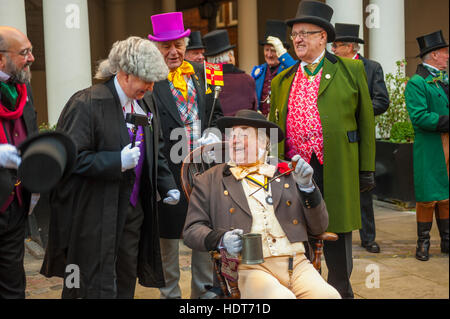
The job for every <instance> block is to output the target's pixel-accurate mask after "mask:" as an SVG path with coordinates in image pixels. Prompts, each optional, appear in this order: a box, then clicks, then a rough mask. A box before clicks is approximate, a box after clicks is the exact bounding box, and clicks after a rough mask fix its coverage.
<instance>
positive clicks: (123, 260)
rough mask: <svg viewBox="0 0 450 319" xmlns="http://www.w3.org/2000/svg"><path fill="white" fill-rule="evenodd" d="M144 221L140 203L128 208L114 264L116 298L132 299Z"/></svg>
mask: <svg viewBox="0 0 450 319" xmlns="http://www.w3.org/2000/svg"><path fill="white" fill-rule="evenodd" d="M143 221H144V211H143V210H142V206H141V203H140V201H138V203H137V205H136V207H133V206H131V205H129V206H128V211H127V218H126V221H125V227H124V230H123V233H122V236H121V238H120V242H119V252H118V255H117V263H116V276H117V277H116V281H117V298H119V299H133V298H134V291H135V289H136V279H137V268H138V253H139V239H140V236H141V227H142V223H143Z"/></svg>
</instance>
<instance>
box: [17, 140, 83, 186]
mask: <svg viewBox="0 0 450 319" xmlns="http://www.w3.org/2000/svg"><path fill="white" fill-rule="evenodd" d="M18 149H19V150H20V152H21V155H22V163H21V164H20V166H19V170H18V176H19V178H20V180H21V181H22V184H23V186H24V187H25V188H27V189H28V190H29V191H30V192H32V193H45V192H47V191H49V190H51V189H52V188H53V187H54V186H56V184H57V183H58V182H59V181H60V180H61V179H64V178H66V177H67V176H68V175H70V173H71V172H72V170H73V168H74V166H75V163H76V157H77V148H76V145H75V143H74V141H73V140H72V139H71V138H70V137H69V136H68V135H67V134H65V133H63V132H46V133H41V134H35V135H32V136H30V137H29V138H28V139H26V140H25V141H24V142H23V143H22V144H21V145H20V146H19V147H18Z"/></svg>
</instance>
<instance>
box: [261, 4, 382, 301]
mask: <svg viewBox="0 0 450 319" xmlns="http://www.w3.org/2000/svg"><path fill="white" fill-rule="evenodd" d="M332 14H333V10H332V8H331V7H329V6H328V5H326V4H325V3H321V2H318V1H302V2H300V4H299V8H298V11H297V16H296V18H294V19H291V20H288V21H287V24H288V25H289V26H291V27H292V34H291V39H292V40H293V44H294V49H295V52H296V54H297V56H298V58H299V59H300V60H301V61H299V62H298V63H297V64H295V65H294V66H292V67H291V68H289V69H287V70H285V71H283V72H282V73H280V74H279V75H278V76H277V77H275V78H274V79H273V81H272V103H271V113H270V117H269V119H270V120H271V121H273V122H275V123H276V124H278V125H279V126H280V127H281V128H282V129H283V130H284V132H285V135H286V141H285V142H284V143H280V144H279V148H278V152H279V156H280V157H283V156H284V158H285V159H290V158H291V157H292V154H300V155H301V156H302V157H303V159H304V160H306V161H307V162H309V163H310V165H311V166H312V167H313V168H314V172H315V173H314V178H315V181H316V183H317V184H318V185H319V188H320V190H321V191H322V194H324V199H325V203H326V205H327V209H328V212H329V226H328V229H327V231H331V232H335V233H338V235H339V240H338V241H337V242H327V243H325V246H324V255H325V260H326V263H327V267H328V270H329V273H328V283H330V284H331V285H332V286H334V287H335V288H336V289H337V290H338V291H339V293H340V294H341V296H342V297H343V298H353V291H352V287H351V284H350V275H351V272H352V268H353V262H352V231H353V230H356V229H359V228H360V227H361V214H360V204H359V192H360V190H367V189H371V188H373V187H374V174H373V172H374V170H375V123H374V114H373V108H372V102H371V99H370V94H369V90H368V87H367V80H366V75H365V71H364V65H363V63H362V62H361V61H359V60H351V59H345V58H340V57H336V56H334V55H333V54H331V53H329V52H327V51H326V44H327V42H332V41H334V38H335V31H334V27H333V25H332V24H331V23H330V20H331V16H332Z"/></svg>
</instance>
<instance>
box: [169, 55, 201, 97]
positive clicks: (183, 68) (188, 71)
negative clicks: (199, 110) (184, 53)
mask: <svg viewBox="0 0 450 319" xmlns="http://www.w3.org/2000/svg"><path fill="white" fill-rule="evenodd" d="M194 73H195V71H194V67H193V66H192V65H191V64H190V63H188V62H186V61H183V63H182V64H181V65H180V66H179V67H178V68H177V69H176V70H174V71H171V72H169V75H168V76H167V79H168V80H169V81H170V82H172V83H173V86H174V87H175V88H176V89H178V90H179V91H180V92H181V94H182V95H183V97H184V99H185V100H187V95H188V89H187V83H186V80H185V79H184V77H183V76H184V75H192V74H194Z"/></svg>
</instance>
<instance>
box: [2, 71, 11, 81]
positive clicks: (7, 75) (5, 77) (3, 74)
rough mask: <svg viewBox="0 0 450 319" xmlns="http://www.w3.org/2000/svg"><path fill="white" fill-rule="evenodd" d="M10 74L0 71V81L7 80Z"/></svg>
mask: <svg viewBox="0 0 450 319" xmlns="http://www.w3.org/2000/svg"><path fill="white" fill-rule="evenodd" d="M10 77H11V76H10V75H9V74H6V73H5V72H3V71H0V81H2V82H7V81H8V80H9V78H10Z"/></svg>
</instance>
